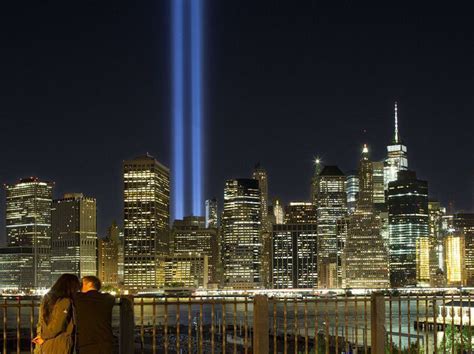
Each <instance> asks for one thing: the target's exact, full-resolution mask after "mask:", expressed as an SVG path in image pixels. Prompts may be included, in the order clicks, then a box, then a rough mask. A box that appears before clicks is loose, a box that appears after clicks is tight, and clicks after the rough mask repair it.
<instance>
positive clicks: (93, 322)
mask: <svg viewBox="0 0 474 354" xmlns="http://www.w3.org/2000/svg"><path fill="white" fill-rule="evenodd" d="M100 288H101V282H100V280H99V278H97V277H94V276H85V277H83V278H82V289H81V293H80V294H78V295H77V297H76V300H75V306H76V316H77V320H76V322H77V348H78V350H79V353H80V354H111V353H112V352H113V335H112V308H113V306H114V302H115V298H114V297H113V296H112V295H110V294H104V293H101V292H99V291H100Z"/></svg>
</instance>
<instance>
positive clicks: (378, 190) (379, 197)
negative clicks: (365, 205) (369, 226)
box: [372, 161, 385, 209]
mask: <svg viewBox="0 0 474 354" xmlns="http://www.w3.org/2000/svg"><path fill="white" fill-rule="evenodd" d="M372 178H373V184H374V191H373V194H374V196H373V198H374V206H375V208H376V209H379V207H378V206H379V205H383V204H384V203H385V186H384V163H383V161H372Z"/></svg>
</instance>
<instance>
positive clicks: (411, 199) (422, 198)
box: [387, 171, 429, 287]
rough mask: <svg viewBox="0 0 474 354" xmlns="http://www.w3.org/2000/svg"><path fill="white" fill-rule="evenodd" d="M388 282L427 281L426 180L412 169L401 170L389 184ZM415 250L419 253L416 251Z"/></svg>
mask: <svg viewBox="0 0 474 354" xmlns="http://www.w3.org/2000/svg"><path fill="white" fill-rule="evenodd" d="M387 203H388V213H389V246H390V251H389V252H390V283H391V285H392V286H394V287H400V286H408V285H417V281H420V282H425V280H426V277H428V281H429V263H422V264H417V258H418V259H419V260H420V261H426V259H429V257H428V258H427V256H426V253H427V252H429V250H428V249H426V246H427V245H429V242H427V241H428V240H429V216H428V183H427V182H426V181H421V180H418V179H417V178H416V174H415V172H413V171H400V172H399V174H398V179H397V180H396V181H392V182H390V184H389V188H388V199H387ZM417 250H418V252H419V253H418V255H417Z"/></svg>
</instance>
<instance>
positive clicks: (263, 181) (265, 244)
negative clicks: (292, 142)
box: [252, 163, 273, 287]
mask: <svg viewBox="0 0 474 354" xmlns="http://www.w3.org/2000/svg"><path fill="white" fill-rule="evenodd" d="M252 178H253V179H256V180H257V181H258V187H259V189H260V220H261V224H260V228H261V231H260V232H261V233H260V238H261V242H262V260H261V264H262V265H261V281H262V284H263V286H265V287H268V286H269V285H270V283H271V279H270V274H271V262H272V260H271V247H272V245H271V235H272V219H273V218H271V217H269V216H268V175H267V171H266V170H265V169H264V168H263V167H262V166H260V163H258V164H257V165H256V166H255V168H254V170H253V174H252Z"/></svg>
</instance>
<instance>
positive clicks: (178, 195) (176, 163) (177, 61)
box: [171, 0, 184, 219]
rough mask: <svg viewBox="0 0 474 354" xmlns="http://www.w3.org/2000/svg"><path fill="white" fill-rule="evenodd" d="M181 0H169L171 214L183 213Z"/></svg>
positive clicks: (182, 35)
mask: <svg viewBox="0 0 474 354" xmlns="http://www.w3.org/2000/svg"><path fill="white" fill-rule="evenodd" d="M183 2H184V0H173V1H172V8H171V11H172V16H171V17H172V21H173V22H172V23H173V29H172V38H171V43H172V60H171V62H172V66H173V68H172V92H173V107H172V115H173V134H172V136H173V161H172V171H171V173H172V176H173V177H172V196H173V199H172V200H173V205H174V218H175V219H182V218H183V216H184V4H183Z"/></svg>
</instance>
